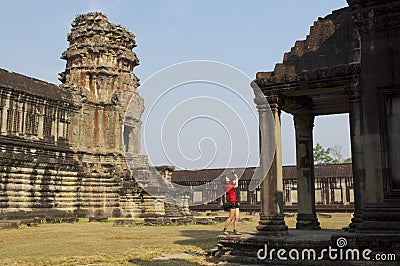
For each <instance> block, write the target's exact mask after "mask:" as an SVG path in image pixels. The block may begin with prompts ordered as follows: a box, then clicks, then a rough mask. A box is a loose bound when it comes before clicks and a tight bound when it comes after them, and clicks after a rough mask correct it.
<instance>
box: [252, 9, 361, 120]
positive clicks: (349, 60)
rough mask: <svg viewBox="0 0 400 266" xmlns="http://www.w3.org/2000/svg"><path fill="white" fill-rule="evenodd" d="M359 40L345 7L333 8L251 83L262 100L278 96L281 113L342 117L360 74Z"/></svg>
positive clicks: (347, 109) (349, 10)
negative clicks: (271, 68) (267, 70)
mask: <svg viewBox="0 0 400 266" xmlns="http://www.w3.org/2000/svg"><path fill="white" fill-rule="evenodd" d="M359 39H360V38H359V34H358V32H357V29H356V26H355V23H354V19H353V17H352V12H351V9H350V8H348V7H347V8H342V9H339V10H335V11H333V12H332V14H330V15H328V16H326V17H325V18H318V20H317V21H315V22H314V25H313V26H311V28H310V33H309V35H307V37H306V38H305V40H300V41H296V42H295V45H294V46H293V47H292V48H291V50H290V52H288V53H285V55H284V57H283V62H282V63H279V64H276V65H275V68H274V70H273V71H269V72H258V73H257V75H256V79H255V80H254V82H255V83H256V84H257V85H258V87H259V88H260V89H261V91H262V93H263V94H264V95H265V96H266V97H271V98H272V97H276V96H278V97H280V100H281V101H280V103H281V104H282V105H281V107H282V110H283V111H285V112H288V113H291V114H296V113H302V112H304V110H308V112H310V113H312V114H313V115H327V114H337V113H346V112H348V111H349V107H348V104H347V96H348V94H349V92H350V91H349V90H350V89H351V86H352V85H354V84H356V83H357V82H356V79H357V78H358V76H359V73H360V41H359ZM255 92H256V94H259V92H258V91H257V90H256V91H255Z"/></svg>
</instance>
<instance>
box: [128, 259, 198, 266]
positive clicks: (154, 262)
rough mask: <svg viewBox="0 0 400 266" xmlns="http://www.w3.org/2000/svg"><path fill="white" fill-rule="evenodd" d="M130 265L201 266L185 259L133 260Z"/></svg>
mask: <svg viewBox="0 0 400 266" xmlns="http://www.w3.org/2000/svg"><path fill="white" fill-rule="evenodd" d="M129 263H132V265H138V266H169V265H171V266H175V265H179V266H197V265H201V264H199V263H197V262H190V261H187V260H183V259H169V260H140V259H131V260H129Z"/></svg>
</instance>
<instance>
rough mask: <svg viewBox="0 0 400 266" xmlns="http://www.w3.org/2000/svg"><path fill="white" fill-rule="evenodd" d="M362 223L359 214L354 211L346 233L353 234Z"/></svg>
mask: <svg viewBox="0 0 400 266" xmlns="http://www.w3.org/2000/svg"><path fill="white" fill-rule="evenodd" d="M361 222H362V218H361V212H359V211H355V212H354V216H353V218H351V223H350V224H349V229H348V231H349V232H351V233H354V232H355V231H356V228H357V226H358V225H359V224H360V223H361Z"/></svg>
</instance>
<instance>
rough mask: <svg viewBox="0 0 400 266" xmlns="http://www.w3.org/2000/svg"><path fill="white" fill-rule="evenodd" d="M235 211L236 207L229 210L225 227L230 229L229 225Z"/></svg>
mask: <svg viewBox="0 0 400 266" xmlns="http://www.w3.org/2000/svg"><path fill="white" fill-rule="evenodd" d="M235 211H236V209H235V208H231V209H230V210H229V217H228V219H226V222H225V227H224V229H228V226H229V225H230V223H231V222H232V219H233V217H235Z"/></svg>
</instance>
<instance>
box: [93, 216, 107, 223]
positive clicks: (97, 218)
mask: <svg viewBox="0 0 400 266" xmlns="http://www.w3.org/2000/svg"><path fill="white" fill-rule="evenodd" d="M107 221H108V217H107V216H90V217H89V223H90V222H107Z"/></svg>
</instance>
